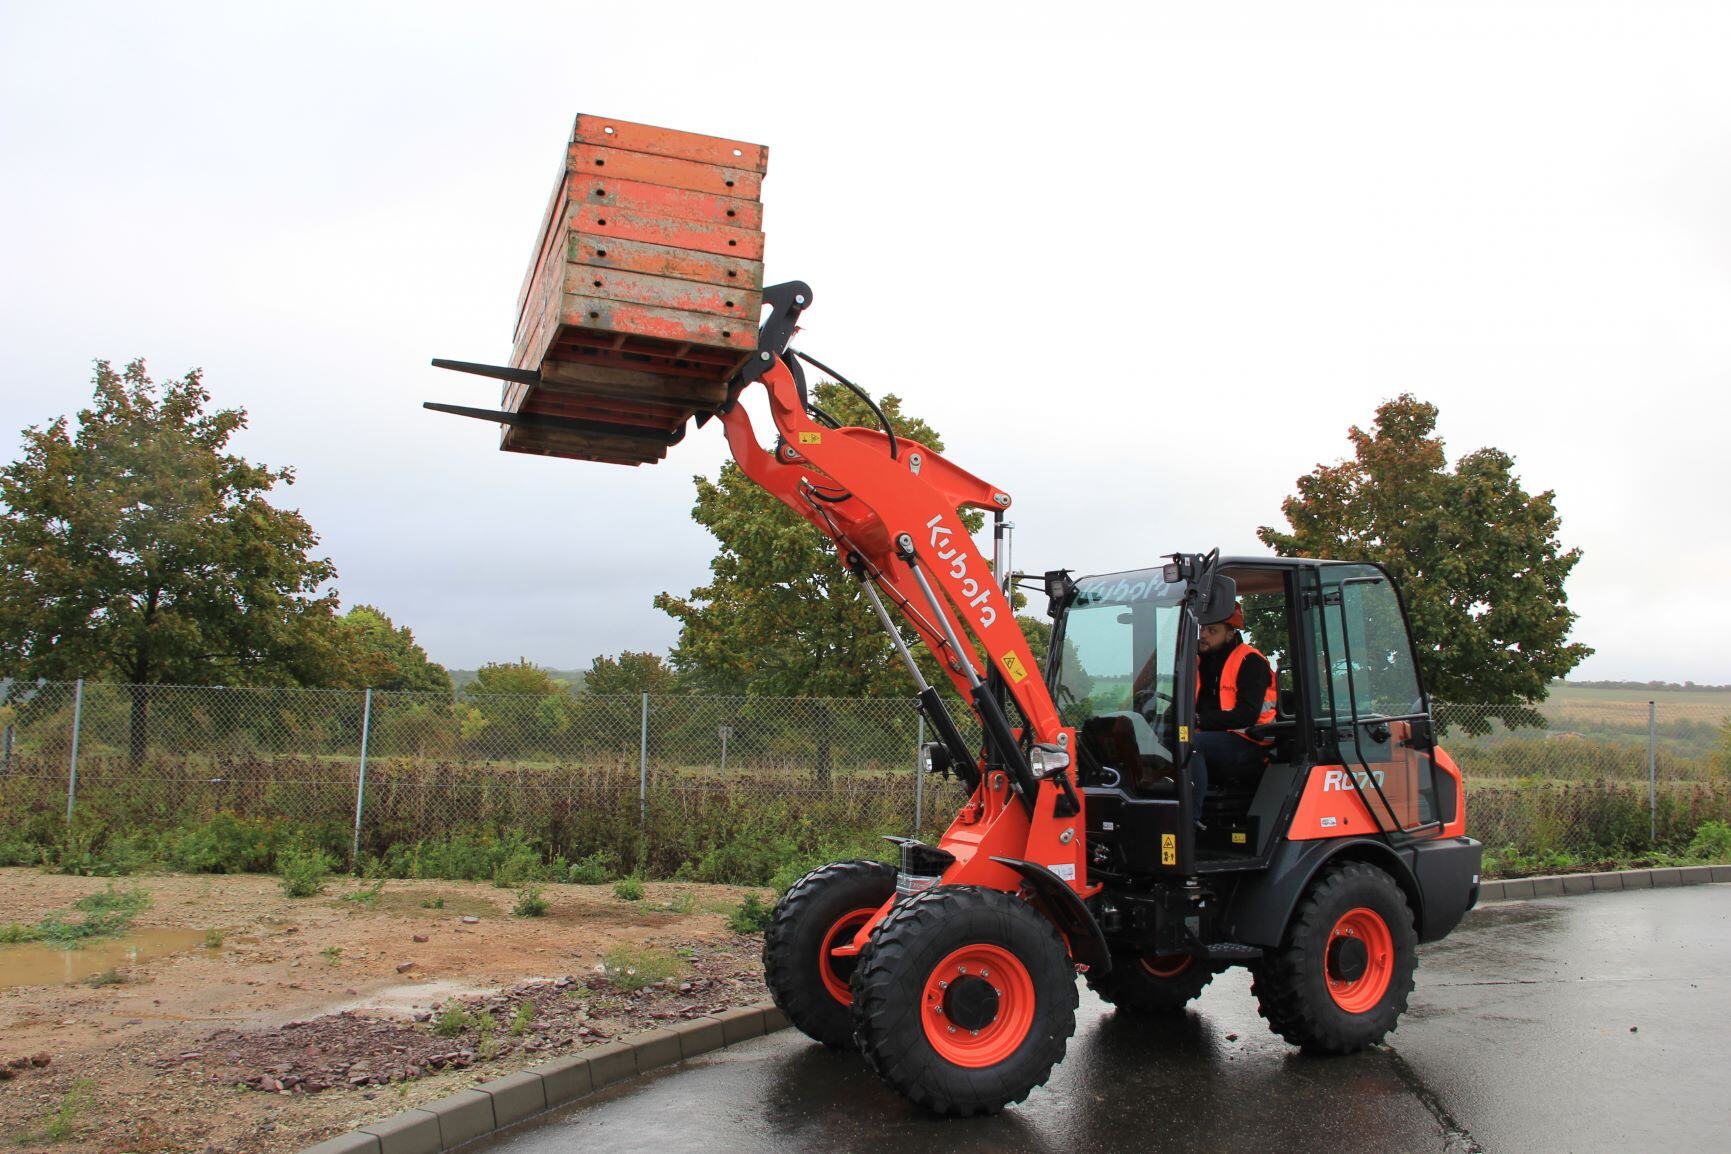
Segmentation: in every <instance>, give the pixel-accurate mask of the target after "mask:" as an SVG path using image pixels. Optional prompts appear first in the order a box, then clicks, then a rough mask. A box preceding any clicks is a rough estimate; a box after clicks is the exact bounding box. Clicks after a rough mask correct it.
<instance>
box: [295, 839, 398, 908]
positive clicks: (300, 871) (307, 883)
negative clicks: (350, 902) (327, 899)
mask: <svg viewBox="0 0 1731 1154" xmlns="http://www.w3.org/2000/svg"><path fill="white" fill-rule="evenodd" d="M335 866H336V863H335V862H334V861H332V860H331V857H330V855H329V854H327V853H325V851H324V850H322V849H310V850H303V849H297V848H292V847H291V848H289V849H285V850H283V851H282V852H281V853H279V854H277V858H276V872H277V874H278V875H279V877H280V878H281V883H280V884H281V885H282V892H283V893H285V894H287V895H288V896H289V897H291V898H310V897H314V896H316V895H318V894H320V893H323V892H324V888H325V879H326V878H328V877H330V874H331V870H332V869H333V868H334V867H335ZM374 896H375V899H376V897H377V895H374Z"/></svg>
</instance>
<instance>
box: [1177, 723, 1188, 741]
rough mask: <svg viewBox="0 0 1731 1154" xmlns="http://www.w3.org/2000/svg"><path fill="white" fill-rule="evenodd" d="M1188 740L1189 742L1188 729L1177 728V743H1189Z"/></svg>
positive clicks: (1185, 727)
mask: <svg viewBox="0 0 1731 1154" xmlns="http://www.w3.org/2000/svg"><path fill="white" fill-rule="evenodd" d="M1189 740H1190V727H1189V726H1188V725H1180V726H1179V727H1178V741H1179V743H1180V744H1182V743H1184V742H1186V741H1189Z"/></svg>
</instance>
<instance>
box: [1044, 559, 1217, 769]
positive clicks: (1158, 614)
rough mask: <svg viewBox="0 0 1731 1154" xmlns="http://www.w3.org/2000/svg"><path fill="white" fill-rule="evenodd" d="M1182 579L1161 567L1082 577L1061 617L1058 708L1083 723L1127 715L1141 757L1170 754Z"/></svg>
mask: <svg viewBox="0 0 1731 1154" xmlns="http://www.w3.org/2000/svg"><path fill="white" fill-rule="evenodd" d="M1185 588H1186V586H1185V583H1184V582H1182V581H1178V582H1171V583H1168V582H1167V581H1166V580H1165V579H1164V578H1163V576H1162V570H1160V569H1133V570H1130V571H1128V572H1124V573H1107V574H1104V575H1101V576H1098V577H1084V578H1082V579H1080V580H1079V581H1077V582H1076V589H1077V596H1076V600H1075V601H1074V602H1073V603H1072V604H1071V606H1070V608H1069V610H1068V611H1067V613H1066V614H1065V618H1064V648H1063V652H1062V653H1061V654H1060V655H1059V664H1058V677H1057V697H1058V713H1059V715H1060V716H1061V717H1062V718H1063V719H1064V724H1066V725H1073V726H1075V727H1077V728H1078V729H1081V728H1082V727H1083V726H1084V725H1085V723H1087V722H1088V721H1090V720H1091V719H1094V718H1100V717H1108V716H1118V717H1123V718H1126V719H1127V721H1128V722H1129V724H1130V725H1131V727H1132V728H1133V731H1134V733H1135V736H1136V738H1137V739H1138V742H1137V743H1138V744H1139V745H1140V746H1142V747H1143V748H1142V750H1141V752H1142V753H1143V755H1144V756H1148V755H1150V754H1152V755H1155V756H1157V757H1158V758H1159V759H1160V760H1166V761H1169V760H1170V757H1171V755H1170V753H1169V752H1167V751H1169V750H1171V749H1173V748H1174V747H1175V746H1176V744H1177V743H1176V742H1175V741H1174V740H1173V738H1174V736H1175V734H1174V729H1175V727H1176V720H1175V717H1174V710H1173V709H1172V695H1173V685H1174V683H1175V681H1176V674H1177V670H1176V660H1175V658H1176V654H1177V651H1178V631H1179V627H1180V621H1181V616H1182V613H1181V609H1180V603H1181V602H1182V601H1183V598H1184V592H1185Z"/></svg>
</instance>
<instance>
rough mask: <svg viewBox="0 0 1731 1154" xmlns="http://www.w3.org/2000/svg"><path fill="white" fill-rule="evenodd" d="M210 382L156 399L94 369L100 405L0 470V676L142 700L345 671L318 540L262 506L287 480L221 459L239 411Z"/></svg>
mask: <svg viewBox="0 0 1731 1154" xmlns="http://www.w3.org/2000/svg"><path fill="white" fill-rule="evenodd" d="M209 401H210V394H209V392H207V391H206V389H205V388H204V385H203V383H202V374H201V373H200V372H199V371H198V370H196V369H195V370H193V371H191V372H189V373H187V374H186V376H185V377H183V378H180V379H178V380H170V381H167V382H164V383H162V384H161V385H160V386H159V385H158V384H157V383H156V382H154V381H152V380H151V379H150V377H149V375H148V374H147V372H146V370H145V365H144V362H143V361H140V360H135V361H133V362H131V363H130V364H128V365H127V366H126V367H125V368H124V369H123V370H121V371H120V372H115V371H114V369H113V368H111V367H110V365H109V363H108V362H107V361H98V362H96V373H95V397H94V399H93V401H92V403H91V406H90V407H89V408H87V409H83V410H81V411H80V412H79V413H78V427H77V430H76V432H74V431H73V429H72V427H71V422H69V421H68V420H67V419H66V418H65V417H60V418H57V419H56V420H54V421H52V422H50V423H49V424H48V425H47V426H46V427H45V428H39V427H36V426H32V427H30V428H28V429H26V430H24V433H23V441H24V455H23V456H22V457H21V458H20V459H19V460H16V461H14V462H12V463H11V464H9V465H7V466H5V467H4V468H0V502H3V505H4V508H3V510H0V668H4V669H6V670H7V671H8V672H9V673H11V674H13V675H15V676H23V677H46V678H52V679H70V678H74V677H92V678H111V679H114V680H118V681H124V682H128V683H131V684H132V685H134V686H136V687H137V688H135V689H134V690H133V698H132V709H131V724H130V743H129V744H130V747H131V752H132V754H133V756H134V758H135V759H136V758H138V757H140V756H142V755H143V752H144V746H145V741H146V736H147V713H148V702H149V691H148V688H147V687H148V686H149V685H151V684H153V683H164V682H172V683H179V684H188V685H204V684H211V683H221V684H228V685H248V684H250V685H294V684H328V683H329V682H330V680H331V679H332V678H333V677H334V676H337V675H338V674H339V673H340V670H341V668H342V665H343V652H342V639H341V637H340V635H339V632H338V630H337V628H336V626H335V614H334V611H335V608H336V593H335V592H334V591H326V592H323V593H321V592H320V591H319V590H320V587H321V586H323V585H324V584H325V583H326V582H327V581H329V580H330V579H331V578H333V577H334V576H335V575H336V570H335V568H334V567H333V566H332V565H331V563H330V561H329V560H328V559H326V558H319V557H314V556H312V555H311V551H312V549H313V547H314V546H315V545H316V544H317V543H318V538H317V536H316V535H315V534H314V533H313V530H312V527H311V526H310V525H308V524H307V522H306V521H305V519H303V518H302V517H301V515H300V514H299V513H298V512H296V511H294V510H291V509H278V508H276V507H275V506H273V505H271V504H270V502H269V501H268V500H267V499H266V498H267V496H268V495H269V494H270V492H271V490H272V489H273V488H274V487H275V486H276V485H277V484H278V483H281V484H284V485H288V484H292V483H293V480H294V474H293V471H292V470H290V469H286V468H283V469H272V468H270V467H269V466H266V465H259V464H253V463H252V462H249V461H247V460H245V459H244V458H242V457H239V456H237V455H235V454H233V453H230V452H228V451H227V449H228V442H229V439H230V438H231V437H232V436H233V435H234V434H235V432H236V431H238V430H239V429H241V428H244V427H245V425H246V413H245V411H244V410H242V409H218V410H215V411H207V408H206V406H207V405H208V403H209Z"/></svg>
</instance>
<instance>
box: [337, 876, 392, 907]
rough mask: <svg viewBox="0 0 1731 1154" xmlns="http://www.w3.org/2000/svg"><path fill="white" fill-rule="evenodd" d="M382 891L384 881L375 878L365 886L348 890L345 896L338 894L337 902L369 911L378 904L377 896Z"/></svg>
mask: <svg viewBox="0 0 1731 1154" xmlns="http://www.w3.org/2000/svg"><path fill="white" fill-rule="evenodd" d="M384 889H385V879H384V878H377V879H375V880H374V881H372V882H371V883H369V884H367V885H363V886H359V887H357V888H355V889H352V890H350V891H349V892H348V893H346V894H339V895H338V896H337V900H338V901H339V902H347V903H349V904H350V905H356V906H362V907H364V908H366V909H369V910H370V909H372V908H374V907H375V906H377V905H378V904H379V896H380V895H381V894H382V893H383V892H384Z"/></svg>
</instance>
